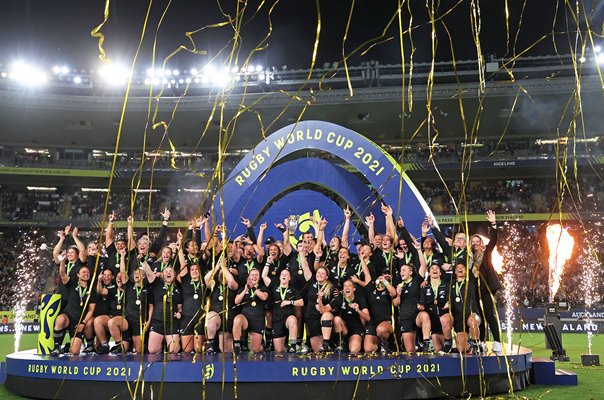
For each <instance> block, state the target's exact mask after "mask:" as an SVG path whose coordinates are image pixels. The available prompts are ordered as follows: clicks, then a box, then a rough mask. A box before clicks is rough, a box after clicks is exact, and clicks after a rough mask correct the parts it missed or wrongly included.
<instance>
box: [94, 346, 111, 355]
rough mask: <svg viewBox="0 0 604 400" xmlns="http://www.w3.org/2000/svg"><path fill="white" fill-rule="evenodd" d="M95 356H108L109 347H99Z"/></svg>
mask: <svg viewBox="0 0 604 400" xmlns="http://www.w3.org/2000/svg"><path fill="white" fill-rule="evenodd" d="M96 352H97V354H109V345H107V344H102V345H100V346H99V349H98V350H97V351H96Z"/></svg>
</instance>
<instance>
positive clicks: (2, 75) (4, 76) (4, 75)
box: [0, 72, 8, 78]
mask: <svg viewBox="0 0 604 400" xmlns="http://www.w3.org/2000/svg"><path fill="white" fill-rule="evenodd" d="M0 76H1V77H3V78H6V77H7V76H8V74H7V73H6V72H2V73H1V74H0Z"/></svg>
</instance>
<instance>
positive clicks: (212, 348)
mask: <svg viewBox="0 0 604 400" xmlns="http://www.w3.org/2000/svg"><path fill="white" fill-rule="evenodd" d="M212 354H216V350H214V347H212V346H208V347H206V355H208V356H209V355H212Z"/></svg>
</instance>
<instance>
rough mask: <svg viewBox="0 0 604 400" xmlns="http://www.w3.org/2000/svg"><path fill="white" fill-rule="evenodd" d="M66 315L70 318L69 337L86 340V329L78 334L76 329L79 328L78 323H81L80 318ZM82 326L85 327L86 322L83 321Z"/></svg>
mask: <svg viewBox="0 0 604 400" xmlns="http://www.w3.org/2000/svg"><path fill="white" fill-rule="evenodd" d="M65 315H67V318H69V337H71V338H74V337H77V338H80V339H84V329H82V331H81V332H79V333H77V334H76V328H77V327H78V322H80V317H76V316H74V315H69V314H65ZM80 324H81V325H83V324H84V321H81V322H80Z"/></svg>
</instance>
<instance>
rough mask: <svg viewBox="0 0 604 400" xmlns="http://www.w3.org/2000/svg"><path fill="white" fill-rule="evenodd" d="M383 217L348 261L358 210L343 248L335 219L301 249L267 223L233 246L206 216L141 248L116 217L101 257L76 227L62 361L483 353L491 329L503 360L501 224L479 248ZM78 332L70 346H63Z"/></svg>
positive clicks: (59, 325)
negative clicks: (497, 251) (494, 256)
mask: <svg viewBox="0 0 604 400" xmlns="http://www.w3.org/2000/svg"><path fill="white" fill-rule="evenodd" d="M382 212H383V214H384V218H385V226H386V232H383V233H379V232H375V227H374V225H375V224H374V223H375V217H374V216H373V215H372V214H370V215H369V216H367V217H366V218H365V221H364V222H365V224H366V227H367V231H368V234H367V238H366V239H362V240H360V241H358V242H355V243H354V244H353V245H354V246H355V247H356V252H350V251H349V247H350V246H349V243H348V236H349V229H350V223H351V221H350V219H351V212H350V210H349V209H348V208H347V209H345V210H343V217H344V222H343V224H342V226H343V229H342V235H341V236H334V237H333V238H331V239H330V238H327V237H326V236H325V228H326V226H327V225H328V222H327V221H326V220H325V219H323V218H321V219H317V220H314V219H312V220H311V222H312V223H313V225H314V232H310V231H309V232H307V233H304V234H303V235H302V237H301V238H295V237H294V236H293V233H291V232H290V230H289V229H290V221H289V219H285V220H284V221H283V222H282V223H277V224H275V226H276V227H277V228H278V229H279V231H281V232H282V234H283V237H282V238H281V240H276V239H275V238H273V237H268V238H266V240H265V238H264V236H265V231H266V228H267V224H266V223H263V224H261V225H260V226H259V227H258V231H257V232H256V231H255V230H254V228H253V226H252V224H251V223H250V221H249V220H248V219H245V218H242V223H243V224H244V225H245V226H246V227H247V233H246V234H245V235H242V236H239V237H237V238H234V239H232V240H228V239H227V237H226V234H223V233H224V232H223V231H224V230H225V229H224V227H222V226H220V225H218V226H215V227H212V226H211V224H210V222H209V220H208V217H209V215H208V214H206V215H205V216H203V217H199V218H196V219H193V220H192V221H191V222H190V225H189V228H188V230H187V231H186V232H184V233H182V232H181V231H180V230H179V231H178V233H177V235H176V241H175V242H173V243H169V244H165V243H164V242H165V241H166V236H167V231H168V224H169V218H170V212H169V211H168V210H167V209H166V210H165V211H164V212H163V213H162V218H163V224H162V227H161V229H160V231H159V232H158V233H157V235H156V236H155V238H154V239H153V240H151V239H150V238H149V237H148V235H142V236H140V237H139V238H138V240H135V234H134V223H133V221H132V220H131V219H130V218H129V219H128V232H127V235H126V236H116V235H114V229H113V221H114V219H115V215H114V214H111V215H110V218H109V224H108V226H107V230H106V232H105V238H104V252H103V254H101V251H100V249H99V243H97V242H90V243H88V245H87V246H85V245H84V244H83V243H82V242H81V241H80V239H79V238H78V230H77V228H72V227H71V226H68V227H66V228H65V230H64V231H61V232H60V239H59V241H58V243H57V244H56V246H55V248H54V251H53V257H54V261H55V263H56V264H57V265H58V267H59V275H60V281H59V284H58V286H57V289H56V292H57V293H59V294H61V296H62V297H61V311H60V314H59V315H58V316H57V318H56V320H55V324H54V341H55V349H54V351H53V354H55V355H58V354H60V352H62V351H63V352H70V353H72V354H79V353H80V352H84V353H98V354H107V353H112V354H121V353H125V352H132V353H139V354H140V353H143V352H148V353H159V352H162V351H166V352H170V353H178V352H181V351H182V352H202V351H203V352H206V353H207V354H213V353H218V352H234V353H236V354H238V353H241V352H247V351H250V350H251V351H253V352H254V353H259V352H262V351H275V352H279V353H283V352H289V353H308V352H310V351H312V352H329V351H338V352H341V351H349V352H351V353H360V352H366V353H374V352H381V353H382V354H387V353H389V352H391V351H397V352H398V351H401V352H409V353H413V352H416V351H421V352H428V351H432V349H433V350H434V351H435V352H445V353H448V352H451V351H456V352H461V353H474V354H480V353H482V352H484V351H485V347H484V342H485V340H486V337H487V332H488V331H487V325H488V328H490V331H491V334H492V337H493V346H492V349H491V350H492V351H493V352H500V351H501V350H502V349H501V344H500V342H501V340H500V330H499V323H498V322H499V321H498V316H497V309H496V305H495V295H496V293H497V292H498V291H499V290H500V289H501V284H500V282H499V279H498V276H497V274H496V272H495V270H494V269H493V266H492V262H491V253H492V251H493V249H494V247H495V244H496V242H497V224H496V219H495V213H494V212H492V211H488V212H487V214H486V215H487V220H488V222H489V224H490V225H489V232H490V233H489V236H490V237H489V242H488V244H486V245H485V243H484V242H483V240H482V237H481V236H479V235H473V236H471V238H470V243H469V244H468V243H467V239H466V236H465V234H464V233H457V234H455V236H454V237H453V239H452V240H451V239H449V238H446V237H445V236H444V235H443V233H441V232H440V230H439V229H438V228H437V227H436V226H435V225H434V221H433V219H432V218H431V217H429V216H427V217H426V218H425V220H424V221H423V223H422V226H421V232H422V236H421V238H414V237H413V236H412V235H411V234H410V233H409V231H408V230H407V229H406V227H405V224H404V222H403V220H402V218H400V217H399V218H398V220H396V219H395V218H394V217H393V212H392V209H391V208H390V207H389V206H386V205H383V206H382ZM430 232H431V233H432V235H429V234H430ZM70 234H71V235H70ZM298 239H299V240H298ZM71 241H73V243H69V242H71ZM64 248H66V249H65V250H64ZM66 333H69V335H70V338H71V341H70V342H69V343H68V344H67V345H66V346H65V347H63V342H64V338H65V336H66ZM111 338H112V339H113V341H114V343H115V344H114V345H113V347H110V346H109V342H110V339H111ZM82 347H83V348H82Z"/></svg>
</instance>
